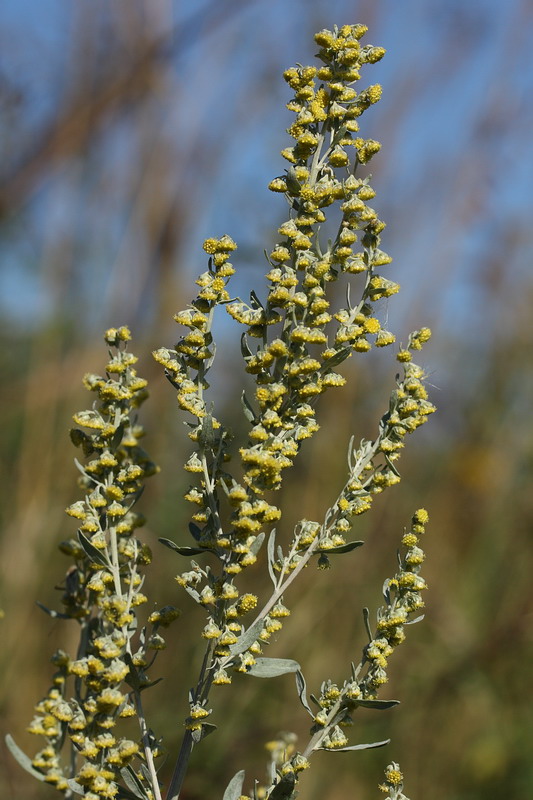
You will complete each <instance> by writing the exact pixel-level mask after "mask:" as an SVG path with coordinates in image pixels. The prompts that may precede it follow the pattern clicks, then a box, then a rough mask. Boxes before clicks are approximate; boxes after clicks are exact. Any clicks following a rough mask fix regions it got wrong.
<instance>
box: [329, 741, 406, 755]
mask: <svg viewBox="0 0 533 800" xmlns="http://www.w3.org/2000/svg"><path fill="white" fill-rule="evenodd" d="M389 742H390V739H384V741H382V742H371V744H353V745H350V746H349V747H335V749H333V748H331V747H319V748H318V750H327V751H328V753H345V752H346V751H348V750H371V749H372V748H373V747H384V745H386V744H389Z"/></svg>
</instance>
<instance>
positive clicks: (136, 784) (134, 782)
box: [120, 766, 149, 800]
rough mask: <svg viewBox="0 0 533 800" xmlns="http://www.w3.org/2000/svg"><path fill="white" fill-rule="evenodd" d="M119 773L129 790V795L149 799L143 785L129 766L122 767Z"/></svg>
mask: <svg viewBox="0 0 533 800" xmlns="http://www.w3.org/2000/svg"><path fill="white" fill-rule="evenodd" d="M120 774H121V776H122V780H123V781H124V783H125V784H126V786H127V787H128V789H129V790H130V792H128V794H129V795H130V796H133V797H139V798H141V800H149V797H148V794H147V793H146V790H145V788H144V786H143V785H142V783H141V781H140V780H139V778H138V777H137V775H136V774H135V772H134V771H133V769H132V768H131V767H129V766H128V767H122V769H121V770H120ZM122 791H124V790H122Z"/></svg>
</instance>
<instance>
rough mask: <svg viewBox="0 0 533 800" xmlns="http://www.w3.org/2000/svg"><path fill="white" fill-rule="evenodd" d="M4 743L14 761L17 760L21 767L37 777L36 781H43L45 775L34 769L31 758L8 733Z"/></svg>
mask: <svg viewBox="0 0 533 800" xmlns="http://www.w3.org/2000/svg"><path fill="white" fill-rule="evenodd" d="M6 745H7V748H8V750H9V752H10V753H11V755H12V756H13V758H14V759H15V761H18V763H19V764H20V766H21V767H22V769H24V770H26V772H29V773H30V775H33V777H34V778H37V780H38V781H44V777H45V776H44V775H43V773H42V772H39V771H38V770H36V769H35V767H34V766H33V765H32V763H31V758H29V757H28V756H27V755H26V753H24V752H23V751H22V750H21V749H20V747H19V746H18V745H17V744H15V740H14V739H13V737H12V736H11V734H10V733H8V734H7V735H6Z"/></svg>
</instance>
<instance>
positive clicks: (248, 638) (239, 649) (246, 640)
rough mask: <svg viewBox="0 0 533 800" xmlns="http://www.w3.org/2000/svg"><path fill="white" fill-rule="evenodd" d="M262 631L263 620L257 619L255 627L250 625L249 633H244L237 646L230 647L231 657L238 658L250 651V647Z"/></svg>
mask: <svg viewBox="0 0 533 800" xmlns="http://www.w3.org/2000/svg"><path fill="white" fill-rule="evenodd" d="M262 630H263V620H262V619H257V620H256V621H255V622H254V623H253V625H250V627H249V628H248V630H247V631H244V633H243V634H241V636H239V638H238V639H237V641H236V642H235V644H232V645H231V646H230V648H229V651H230V655H232V656H238V655H240V654H241V653H244V651H245V650H248V648H249V647H250V645H251V644H253V643H254V642H255V640H256V639H257V637H258V636H259V634H260V633H261V631H262Z"/></svg>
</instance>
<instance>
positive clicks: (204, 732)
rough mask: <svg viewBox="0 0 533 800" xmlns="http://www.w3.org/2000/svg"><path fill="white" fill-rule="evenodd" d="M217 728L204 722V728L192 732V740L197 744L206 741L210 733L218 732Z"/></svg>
mask: <svg viewBox="0 0 533 800" xmlns="http://www.w3.org/2000/svg"><path fill="white" fill-rule="evenodd" d="M216 729H217V726H216V725H212V724H211V723H210V722H203V723H202V726H201V727H200V728H198V729H197V730H195V731H192V734H191V735H192V738H193V741H194V742H195V744H198V742H201V741H202V739H205V737H206V736H209V734H210V733H214V731H216Z"/></svg>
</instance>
